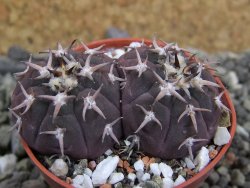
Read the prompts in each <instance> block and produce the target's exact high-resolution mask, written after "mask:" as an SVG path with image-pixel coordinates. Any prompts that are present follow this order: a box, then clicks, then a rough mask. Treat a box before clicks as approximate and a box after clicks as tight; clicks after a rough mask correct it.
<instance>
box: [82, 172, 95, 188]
mask: <svg viewBox="0 0 250 188" xmlns="http://www.w3.org/2000/svg"><path fill="white" fill-rule="evenodd" d="M83 177H84V180H83V184H82V186H83V187H88V188H93V184H92V180H91V179H90V177H89V176H88V175H86V174H83Z"/></svg>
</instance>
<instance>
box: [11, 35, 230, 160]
mask: <svg viewBox="0 0 250 188" xmlns="http://www.w3.org/2000/svg"><path fill="white" fill-rule="evenodd" d="M81 44H82V45H83V47H84V49H85V51H82V52H76V51H73V50H71V48H68V49H63V48H62V47H61V45H60V44H59V45H58V49H57V50H51V51H46V52H47V53H48V54H49V58H48V60H47V61H41V62H38V63H34V62H32V58H30V59H29V61H27V62H25V63H26V64H27V69H26V70H25V71H24V72H22V73H17V74H16V76H17V77H18V80H19V82H18V85H17V87H16V88H15V91H14V93H13V96H12V108H11V109H10V111H11V113H12V114H13V120H14V121H16V124H15V125H14V128H18V130H19V131H20V134H21V136H22V137H23V138H24V139H25V140H26V141H27V143H28V145H29V146H30V147H31V148H33V149H34V150H35V151H37V152H39V153H41V154H47V155H52V154H61V155H63V156H64V155H67V156H70V157H72V158H74V159H80V158H89V159H94V158H97V157H99V156H100V155H102V154H103V153H104V152H105V151H106V150H107V149H109V148H113V147H114V145H115V144H119V142H120V140H124V139H126V138H137V139H139V140H137V141H138V142H139V143H137V144H139V145H138V146H139V147H138V148H139V149H140V151H142V152H143V153H145V154H148V155H151V156H156V157H161V158H163V159H172V158H181V157H184V156H186V155H188V154H190V156H191V158H192V151H197V150H198V149H199V148H200V147H201V146H203V145H206V144H208V143H209V142H210V140H211V138H212V137H213V135H214V133H215V130H216V128H217V123H218V119H219V117H220V114H221V110H228V109H227V107H226V106H224V105H223V104H222V103H221V101H220V97H221V95H222V94H223V93H221V94H219V86H218V85H217V84H216V83H215V80H214V78H213V76H212V75H211V74H210V72H209V71H208V69H207V65H206V64H205V63H202V62H200V61H199V60H198V59H196V57H195V55H194V56H191V55H190V53H187V52H186V51H185V50H184V49H181V48H178V47H177V45H175V44H167V45H166V46H164V47H160V46H158V44H157V43H156V40H155V39H154V40H153V46H147V45H145V44H143V43H142V44H137V45H139V47H136V48H135V47H130V48H128V50H127V52H126V53H125V54H124V55H122V56H121V57H120V58H119V59H115V58H111V57H109V56H108V55H107V53H105V50H106V51H107V50H109V49H103V48H102V47H103V46H100V47H98V48H95V49H89V48H88V47H87V46H86V45H85V44H83V43H81ZM135 135H136V136H135Z"/></svg>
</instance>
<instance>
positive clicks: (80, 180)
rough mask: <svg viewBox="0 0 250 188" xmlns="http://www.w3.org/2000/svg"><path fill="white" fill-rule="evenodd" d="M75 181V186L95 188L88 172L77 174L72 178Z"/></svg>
mask: <svg viewBox="0 0 250 188" xmlns="http://www.w3.org/2000/svg"><path fill="white" fill-rule="evenodd" d="M72 181H73V183H72V185H73V186H74V187H75V188H85V187H88V188H93V184H92V181H91V179H90V177H89V176H88V175H86V174H84V175H77V176H76V177H75V178H73V179H72Z"/></svg>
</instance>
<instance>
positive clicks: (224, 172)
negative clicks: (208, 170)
mask: <svg viewBox="0 0 250 188" xmlns="http://www.w3.org/2000/svg"><path fill="white" fill-rule="evenodd" d="M217 172H218V173H219V174H220V175H222V176H226V175H227V174H228V168H226V167H225V166H220V167H219V168H218V169H217Z"/></svg>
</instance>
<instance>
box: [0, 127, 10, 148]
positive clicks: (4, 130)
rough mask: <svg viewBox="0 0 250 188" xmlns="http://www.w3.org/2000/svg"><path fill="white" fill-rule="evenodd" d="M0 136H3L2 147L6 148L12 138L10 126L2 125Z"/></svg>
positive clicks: (0, 146) (0, 143) (0, 145)
mask: <svg viewBox="0 0 250 188" xmlns="http://www.w3.org/2000/svg"><path fill="white" fill-rule="evenodd" d="M0 138H1V142H0V149H1V150H6V149H7V148H8V146H9V145H10V138H11V133H10V126H0Z"/></svg>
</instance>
